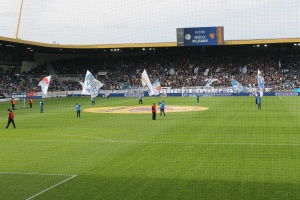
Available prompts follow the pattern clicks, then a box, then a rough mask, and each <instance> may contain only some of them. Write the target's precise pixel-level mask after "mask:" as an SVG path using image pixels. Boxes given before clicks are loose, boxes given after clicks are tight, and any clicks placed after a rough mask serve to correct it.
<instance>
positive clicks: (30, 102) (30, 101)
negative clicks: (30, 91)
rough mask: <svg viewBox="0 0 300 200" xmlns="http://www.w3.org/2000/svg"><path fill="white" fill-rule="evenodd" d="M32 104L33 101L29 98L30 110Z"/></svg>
mask: <svg viewBox="0 0 300 200" xmlns="http://www.w3.org/2000/svg"><path fill="white" fill-rule="evenodd" d="M32 102H33V101H32V98H31V97H30V99H29V107H30V108H32Z"/></svg>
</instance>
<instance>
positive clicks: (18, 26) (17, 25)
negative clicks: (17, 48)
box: [16, 0, 23, 39]
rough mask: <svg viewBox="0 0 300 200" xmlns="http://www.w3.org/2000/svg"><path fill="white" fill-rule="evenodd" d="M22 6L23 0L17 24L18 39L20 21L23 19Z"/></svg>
mask: <svg viewBox="0 0 300 200" xmlns="http://www.w3.org/2000/svg"><path fill="white" fill-rule="evenodd" d="M22 7H23V0H21V7H20V12H19V19H18V25H17V31H16V39H18V37H19V27H20V21H21V14H22Z"/></svg>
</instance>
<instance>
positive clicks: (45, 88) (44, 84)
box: [39, 75, 51, 95]
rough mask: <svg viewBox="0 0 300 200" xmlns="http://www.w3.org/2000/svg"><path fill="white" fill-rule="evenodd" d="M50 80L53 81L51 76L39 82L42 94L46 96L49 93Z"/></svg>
mask: <svg viewBox="0 0 300 200" xmlns="http://www.w3.org/2000/svg"><path fill="white" fill-rule="evenodd" d="M50 80H51V75H50V76H46V77H44V78H43V79H42V80H41V81H40V82H39V86H41V89H42V93H43V94H44V95H46V94H47V92H48V88H49V83H50Z"/></svg>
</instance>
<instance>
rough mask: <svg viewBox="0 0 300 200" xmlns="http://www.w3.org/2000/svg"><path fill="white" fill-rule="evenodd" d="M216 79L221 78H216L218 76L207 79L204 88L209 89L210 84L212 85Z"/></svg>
mask: <svg viewBox="0 0 300 200" xmlns="http://www.w3.org/2000/svg"><path fill="white" fill-rule="evenodd" d="M214 81H219V80H218V79H216V78H210V79H208V81H207V83H206V85H205V87H204V89H209V88H210V85H211V84H212V83H213V82H214Z"/></svg>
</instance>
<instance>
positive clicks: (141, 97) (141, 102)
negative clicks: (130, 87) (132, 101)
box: [139, 94, 143, 104]
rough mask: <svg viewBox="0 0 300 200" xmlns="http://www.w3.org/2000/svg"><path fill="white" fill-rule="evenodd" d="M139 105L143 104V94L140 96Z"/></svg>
mask: <svg viewBox="0 0 300 200" xmlns="http://www.w3.org/2000/svg"><path fill="white" fill-rule="evenodd" d="M139 104H143V96H142V94H140V96H139Z"/></svg>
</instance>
